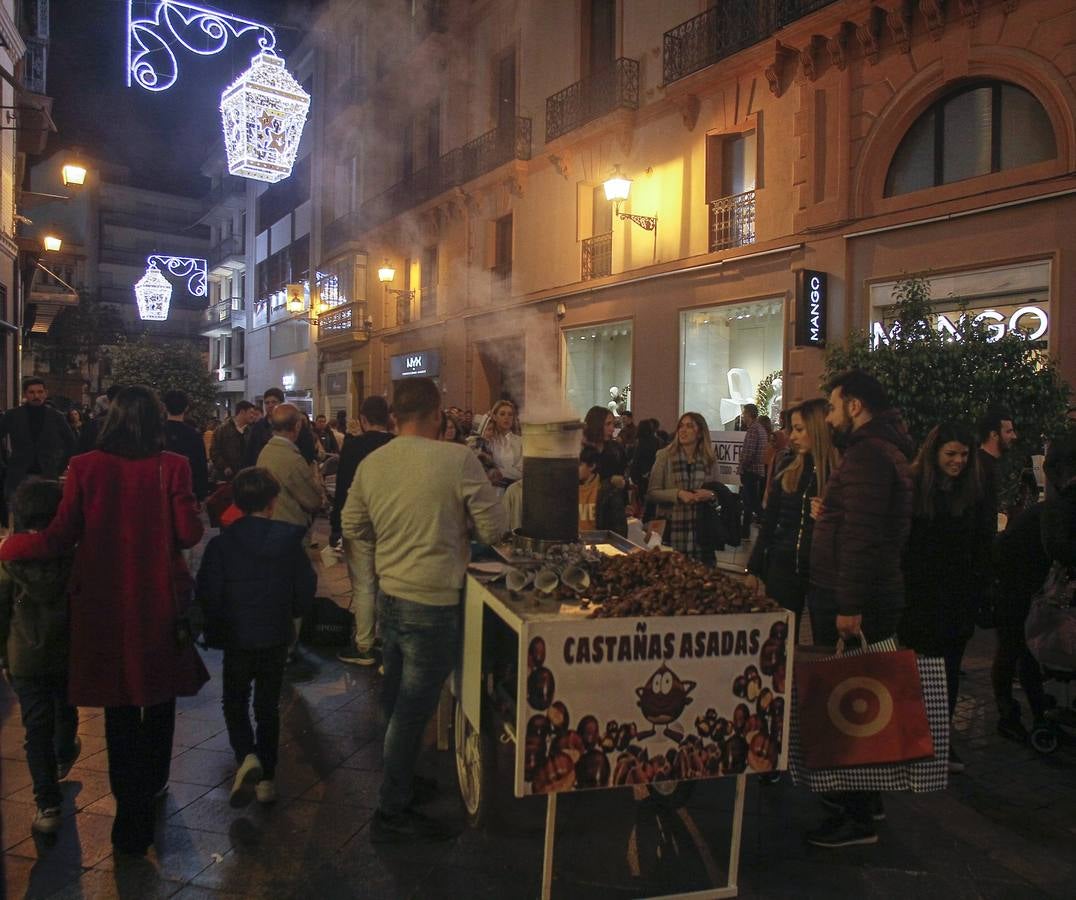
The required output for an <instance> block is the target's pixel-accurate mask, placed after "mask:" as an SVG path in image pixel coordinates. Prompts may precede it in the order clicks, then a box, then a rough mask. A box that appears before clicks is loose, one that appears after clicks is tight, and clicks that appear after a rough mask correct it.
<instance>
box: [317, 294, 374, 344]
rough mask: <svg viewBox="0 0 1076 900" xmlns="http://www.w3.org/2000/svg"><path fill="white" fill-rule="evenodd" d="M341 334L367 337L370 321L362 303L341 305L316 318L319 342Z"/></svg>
mask: <svg viewBox="0 0 1076 900" xmlns="http://www.w3.org/2000/svg"><path fill="white" fill-rule="evenodd" d="M342 334H360V335H366V336H369V334H370V320H369V317H368V316H367V313H366V304H365V303H364V302H361V301H358V302H354V303H341V304H340V305H339V306H334V307H333V308H332V309H331V310H329V311H328V312H325V313H322V314H321V315H320V316H318V338H319V340H320V339H324V338H327V337H336V336H338V335H342Z"/></svg>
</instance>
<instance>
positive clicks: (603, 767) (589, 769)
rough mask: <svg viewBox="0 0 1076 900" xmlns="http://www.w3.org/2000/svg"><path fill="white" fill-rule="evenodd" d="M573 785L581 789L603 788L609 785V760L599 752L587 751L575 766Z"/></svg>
mask: <svg viewBox="0 0 1076 900" xmlns="http://www.w3.org/2000/svg"><path fill="white" fill-rule="evenodd" d="M575 783H576V786H577V787H581V788H596V787H605V785H607V784H608V783H609V760H608V759H607V758H606V756H605V754H604V753H602V752H601V750H588V751H587V752H586V753H584V754H583V758H582V759H580V760H579V762H578V763H576V766H575Z"/></svg>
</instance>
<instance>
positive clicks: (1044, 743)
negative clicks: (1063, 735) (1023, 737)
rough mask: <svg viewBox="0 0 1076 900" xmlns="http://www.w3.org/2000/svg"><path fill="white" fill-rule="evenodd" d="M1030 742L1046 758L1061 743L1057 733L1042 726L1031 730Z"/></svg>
mask: <svg viewBox="0 0 1076 900" xmlns="http://www.w3.org/2000/svg"><path fill="white" fill-rule="evenodd" d="M1028 742H1029V743H1030V744H1031V746H1032V747H1033V748H1034V749H1035V750H1036V751H1038V752H1039V753H1042V754H1043V755H1044V756H1045V755H1048V754H1050V753H1053V752H1054V751H1055V750H1056V749H1057V747H1058V744H1059V743H1060V741H1059V740H1058V738H1057V732H1056V731H1054V730H1053V729H1052V728H1043V727H1041V726H1040V727H1039V728H1033V729H1032V730H1031V734H1030V735H1028Z"/></svg>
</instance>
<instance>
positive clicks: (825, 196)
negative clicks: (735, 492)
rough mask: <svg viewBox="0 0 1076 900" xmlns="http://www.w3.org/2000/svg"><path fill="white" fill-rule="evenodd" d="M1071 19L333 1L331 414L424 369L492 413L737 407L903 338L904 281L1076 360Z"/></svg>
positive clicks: (329, 78)
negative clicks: (867, 348) (895, 297)
mask: <svg viewBox="0 0 1076 900" xmlns="http://www.w3.org/2000/svg"><path fill="white" fill-rule="evenodd" d="M1074 17H1076V9H1074V4H1073V3H1072V2H1071V0H977V2H967V3H965V2H961V3H959V4H957V3H941V2H927V0H924V2H917V3H902V2H896V0H893V2H877V0H875V2H870V0H835V2H833V0H829V2H827V0H759V2H757V3H750V4H739V3H736V4H733V3H723V4H719V5H717V6H715V7H707V4H706V3H705V2H699V0H670V2H666V3H662V4H652V3H649V2H646V0H578V2H570V3H559V4H532V3H526V2H521V0H503V2H495V0H490V2H483V3H465V2H462V0H461V2H454V0H440V2H437V0H430V2H427V3H418V4H411V5H409V6H407V8H406V9H402V8H401V7H400V4H397V3H388V2H384V3H378V2H373V3H357V2H346V0H336V2H334V3H332V4H331V5H330V8H329V10H328V12H327V14H326V18H325V19H323V21H322V22H320V23H319V27H320V28H321V30H322V32H323V33H329V34H332V35H334V36H335V38H336V40H335V42H334V43H333V44H332V46H330V47H326V48H324V50H323V53H322V57H323V60H322V61H323V65H322V68H321V70H320V75H319V77H320V79H321V84H320V86H319V91H318V93H317V96H318V97H321V98H323V103H322V107H323V109H322V112H321V115H320V117H318V118H316V119H315V121H314V126H315V135H316V141H315V145H316V146H315V154H314V155H315V159H316V171H317V173H318V174H319V175H320V177H319V178H318V179H317V180H316V182H315V191H314V204H315V205H314V211H313V227H312V252H313V258H314V259H315V260H316V261H317V263H316V269H317V271H319V272H322V273H325V274H328V275H329V276H330V280H329V281H328V282H327V284H328V286H329V290H328V291H326V292H325V293H324V295H323V296H320V297H319V295H318V294H315V297H314V301H313V302H314V303H315V304H317V303H319V302H320V303H321V305H322V306H323V307H326V308H327V309H328V311H327V313H325V314H323V315H322V316H321V317H320V318H319V323H323V324H319V326H318V332H317V341H316V346H317V350H318V356H319V366H318V372H317V375H318V387H319V389H320V390H319V394H318V400H317V402H318V407H319V408H318V411H319V412H329V413H331V412H334V411H335V409H336V408H345V409H347V410H348V411H349V413H354V411H355V409H356V408H357V404H358V403H359V402H360V401H361V399H362V396H363V395H364V394H367V393H371V392H376V393H388V392H389V391H390V389H391V384H392V381H393V380H394V378H399V377H407V375H408V374H410V373H413V372H417V371H419V370H421V371H424V372H426V373H428V374H434V375H435V376H436V377H437V378H438V380H439V383H440V385H441V387H442V389H443V390H444V392H445V400H446V404H455V405H459V406H461V407H470V408H473V409H475V410H481V409H484V408H487V407H488V406H489V405H490V404H491V402H492V401H494V400H496V399H497V398H498V397H500V396H509V397H511V398H512V399H514V400H516V401H517V402H519V403H520V404H521V405H522V406H523V407H524V408H525V410H527V411H528V414H529V415H530V416H531V417H532V418H533V417H535V416H544V415H554V414H560V413H562V412H564V411H565V410H566V409H567V410H572V411H574V412H575V413H582V412H585V410H586V409H587V408H589V407H590V406H591V405H594V404H601V405H606V404H607V403H609V402H610V401H611V400H612V401H613V402H617V403H620V404H623V403H625V402H626V403H628V404H630V406H631V407H632V408H633V411H634V412H635V414H636V415H637V416H638V415H643V416H656V417H658V418H659V419H661V420H662V422H664V423H666V424H668V423H670V422H671V421H673V420H674V419H675V417H676V416H677V415H678V413H679V412H680V411H682V410H684V409H696V410H699V411H700V412H702V413H703V414H704V415H705V416H706V418H707V420H708V422H709V423H710V426H711V428H713V429H719V428H720V427H721V423H727V422H729V421H731V419H733V418H735V415H734V413H735V411H737V410H738V407H739V404H740V402H741V401H744V400H750V399H754V396H755V393H756V390H757V388H758V386H759V385H760V383H762V382H763V381H767V382H772V381H774V379H776V378H778V377H779V378H780V381H778V382H777V384H778V386H779V393H780V395H781V398H782V400H783V402H785V403H788V402H791V401H794V400H799V399H802V398H805V397H808V396H814V395H816V393H817V390H818V381H819V377H820V374H821V372H822V369H823V353H824V350H823V349H822V346H821V345H822V344H823V343H825V342H827V341H828V342H830V343H833V342H840V341H842V340H844V338H845V337H846V335H848V334H849V333H850V332H851V331H853V330H856V329H867V330H872V329H874V328H875V323H878V325H877V329H878V330H880V331H882V332H883V333H884V329H885V316H886V307H887V306H888V305H889V304H890V303H891V302H892V299H891V296H890V292H891V290H892V286H893V284H894V283H895V282H896V281H897V280H898V279H899V278H901V277H902V276H904V275H906V274H910V273H925V274H926V275H927V277H928V278H929V279H930V281H931V284H932V289H933V293H934V296H935V298H936V299H941V300H950V301H951V302H952V304H953V305H954V306H955V305H956V299H957V298H960V299H962V300H963V301H964V302H966V303H967V305H968V307H969V309H970V310H972V311H974V312H975V314H976V315H980V314H981V315H984V316H985V317H986V318H987V319H988V321H990V322H992V323H998V326H999V327H1003V328H1006V329H1008V328H1021V329H1024V330H1025V331H1030V333H1031V334H1032V335H1033V336H1035V337H1036V338H1037V339H1039V340H1044V341H1046V342H1047V346H1048V348H1049V350H1050V352H1051V353H1052V354H1054V355H1055V356H1056V357H1057V358H1058V359H1059V361H1060V365H1061V369H1062V373H1063V375H1064V376H1065V377H1066V378H1067V380H1068V381H1069V382H1070V383H1071V382H1076V315H1074V314H1073V313H1072V312H1071V310H1070V309H1068V308H1067V307H1070V306H1071V301H1067V299H1066V298H1070V297H1071V296H1072V295H1073V292H1074V289H1076V260H1074V258H1073V256H1074V253H1076V247H1074V245H1073V242H1072V239H1071V237H1070V231H1069V229H1068V227H1067V225H1066V223H1067V222H1069V221H1071V220H1072V218H1073V215H1074V213H1076V124H1074V123H1076V91H1074V88H1076V55H1074V35H1076V18H1074ZM614 174H619V175H622V176H624V177H625V178H626V179H630V188H629V193H628V196H627V199H626V200H624V201H623V202H620V203H610V202H609V201H607V200H606V199H605V191H604V189H603V185H604V183H605V182H606V181H607V180H609V179H610V177H611V176H612V175H614ZM382 267H384V268H385V269H391V270H393V275H394V277H393V280H392V281H391V282H390V283H388V284H382V283H381V281H379V279H378V276H377V270H378V269H379V268H382ZM386 274H387V272H386ZM812 285H813V286H814V291H813V292H812ZM812 304H813V306H814V307H815V313H816V315H815V316H811V315H810V313H811V307H812ZM337 309H339V312H337ZM823 313H824V319H823V318H820V317H819V316H821V315H822V314H823ZM809 319H810V321H809ZM326 325H327V326H328V327H326ZM812 331H813V332H814V333H812ZM778 373H780V375H778ZM614 389H615V391H614ZM614 395H615V396H614ZM330 398H331V399H330Z"/></svg>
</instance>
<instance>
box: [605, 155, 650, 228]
mask: <svg viewBox="0 0 1076 900" xmlns="http://www.w3.org/2000/svg"><path fill="white" fill-rule="evenodd" d="M602 187H603V188H604V189H605V199H606V200H608V201H610V202H611V203H613V204H615V207H614V209H615V211H616V215H617V218H618V219H621V220H623V221H626V222H634V223H635V224H636V225H638V226H639V227H640V228H642V229H643V230H644V231H654V230H655V229H656V228H657V227H658V220H657V217H656V216H635V215H632V214H631V213H622V212H621V211H620V204H621V203H623V202H624V201H625V200H627V199H628V194H629V193H630V192H631V179H630V178H628V177H627V176H626V175H624V174H623V173H622V172H621V171H620V166H619V165H616V166H614V167H613V174H612V175H610V176H609V177H608V178H607V179H606V180H605V183H604V184H602Z"/></svg>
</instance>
